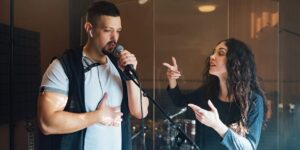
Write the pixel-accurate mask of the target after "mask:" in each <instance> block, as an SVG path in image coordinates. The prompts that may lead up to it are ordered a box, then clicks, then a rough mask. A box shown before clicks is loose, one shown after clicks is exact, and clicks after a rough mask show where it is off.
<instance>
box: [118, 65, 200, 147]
mask: <svg viewBox="0 0 300 150" xmlns="http://www.w3.org/2000/svg"><path fill="white" fill-rule="evenodd" d="M124 75H125V76H126V77H127V78H128V79H130V80H132V81H133V82H134V83H135V84H136V85H137V86H138V87H139V88H140V89H141V91H142V92H143V96H145V97H148V99H149V100H150V101H151V102H152V103H153V104H154V106H155V107H156V108H157V109H158V110H159V111H160V112H161V114H163V116H164V117H165V118H167V120H169V122H170V123H171V125H172V127H173V128H175V129H176V130H177V131H178V132H179V134H178V136H179V138H183V141H184V140H187V141H188V142H189V143H190V144H191V145H193V146H194V148H196V149H197V150H200V148H199V147H198V146H197V145H196V143H195V142H194V141H193V140H192V139H191V138H190V137H188V136H187V135H186V133H184V131H182V129H181V128H180V127H179V126H178V125H177V124H176V123H175V122H174V121H173V120H172V119H171V118H170V117H169V115H168V114H167V113H166V112H165V111H164V110H163V109H162V107H161V106H160V105H159V104H158V103H157V102H156V101H155V100H154V99H153V98H152V97H151V96H149V95H148V94H147V92H146V91H145V90H144V88H143V87H141V85H140V83H138V82H137V81H136V80H135V79H138V76H137V73H136V72H135V70H133V71H132V70H129V69H128V70H127V69H125V71H124ZM181 143H182V142H181Z"/></svg>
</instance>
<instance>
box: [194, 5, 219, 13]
mask: <svg viewBox="0 0 300 150" xmlns="http://www.w3.org/2000/svg"><path fill="white" fill-rule="evenodd" d="M198 10H199V11H200V12H203V13H209V12H213V11H215V10H216V5H213V4H205V5H199V6H198Z"/></svg>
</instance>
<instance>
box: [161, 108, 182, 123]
mask: <svg viewBox="0 0 300 150" xmlns="http://www.w3.org/2000/svg"><path fill="white" fill-rule="evenodd" d="M186 110H187V108H186V107H184V108H182V109H180V111H179V112H177V113H175V114H173V115H171V116H170V118H171V119H173V118H174V117H176V116H178V115H181V114H183V113H184V112H186ZM166 121H168V119H165V120H164V122H166Z"/></svg>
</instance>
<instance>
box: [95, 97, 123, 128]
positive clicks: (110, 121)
mask: <svg viewBox="0 0 300 150" xmlns="http://www.w3.org/2000/svg"><path fill="white" fill-rule="evenodd" d="M107 97H108V96H107V93H104V96H103V98H102V99H101V101H100V103H99V105H98V106H97V110H96V111H97V112H99V123H101V124H103V125H106V126H119V125H120V124H121V122H122V118H121V117H122V115H123V113H121V112H120V107H109V106H107V105H106V102H107Z"/></svg>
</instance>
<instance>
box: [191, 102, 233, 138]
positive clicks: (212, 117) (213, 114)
mask: <svg viewBox="0 0 300 150" xmlns="http://www.w3.org/2000/svg"><path fill="white" fill-rule="evenodd" d="M188 106H189V107H191V108H192V109H193V111H194V113H195V116H196V118H197V120H198V121H199V122H201V123H202V124H204V125H206V126H208V127H211V128H213V129H214V130H216V131H217V132H218V133H219V135H220V136H222V137H223V136H224V134H225V133H226V131H227V130H228V127H227V126H226V125H224V123H223V122H222V121H221V120H220V118H219V113H218V110H217V108H216V107H215V106H214V105H213V104H212V102H211V101H210V100H208V106H209V107H210V108H211V110H210V111H207V110H205V109H202V108H201V107H199V106H197V105H194V104H188Z"/></svg>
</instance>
